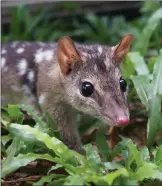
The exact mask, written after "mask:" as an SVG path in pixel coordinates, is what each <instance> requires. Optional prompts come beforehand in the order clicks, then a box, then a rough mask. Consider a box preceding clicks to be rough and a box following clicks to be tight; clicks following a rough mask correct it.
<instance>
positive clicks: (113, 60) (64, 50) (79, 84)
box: [57, 34, 133, 125]
mask: <svg viewBox="0 0 162 186" xmlns="http://www.w3.org/2000/svg"><path fill="white" fill-rule="evenodd" d="M132 40H133V36H132V35H131V34H128V35H126V36H124V37H123V38H122V40H121V41H120V43H119V44H117V45H115V46H113V47H109V46H103V45H89V46H88V45H78V44H74V42H73V41H72V40H71V39H70V38H69V37H62V38H60V39H59V41H58V48H57V59H58V63H59V66H60V69H61V72H62V75H63V77H64V81H65V83H64V88H65V92H66V94H65V95H66V98H67V102H68V103H70V105H72V106H73V107H74V108H76V109H77V110H79V111H81V112H84V113H86V114H89V115H92V116H95V117H97V118H101V119H103V120H105V121H106V123H107V124H108V125H127V124H128V123H129V111H128V106H127V83H126V81H125V80H124V79H123V77H122V74H121V71H120V64H121V63H122V62H123V60H124V57H125V56H126V54H127V53H128V51H129V48H130V46H131V43H132Z"/></svg>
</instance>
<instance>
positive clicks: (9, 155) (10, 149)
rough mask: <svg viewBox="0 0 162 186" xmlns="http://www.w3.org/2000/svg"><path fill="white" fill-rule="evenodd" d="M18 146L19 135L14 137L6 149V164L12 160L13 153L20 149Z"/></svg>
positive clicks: (19, 141) (19, 142)
mask: <svg viewBox="0 0 162 186" xmlns="http://www.w3.org/2000/svg"><path fill="white" fill-rule="evenodd" d="M20 146H21V140H20V139H19V137H14V139H13V141H12V143H11V145H10V146H9V147H8V149H7V150H6V153H7V159H6V160H5V165H6V166H7V165H8V164H9V163H10V162H11V161H12V159H13V157H14V156H15V154H17V153H18V151H19V150H20Z"/></svg>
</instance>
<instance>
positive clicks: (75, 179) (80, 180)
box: [64, 175, 84, 185]
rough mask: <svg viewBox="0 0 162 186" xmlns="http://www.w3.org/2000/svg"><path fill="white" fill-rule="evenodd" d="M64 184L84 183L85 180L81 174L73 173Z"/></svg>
mask: <svg viewBox="0 0 162 186" xmlns="http://www.w3.org/2000/svg"><path fill="white" fill-rule="evenodd" d="M64 185H84V180H83V178H82V177H81V176H79V175H72V176H69V177H68V178H67V179H66V181H65V183H64Z"/></svg>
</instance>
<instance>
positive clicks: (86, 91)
mask: <svg viewBox="0 0 162 186" xmlns="http://www.w3.org/2000/svg"><path fill="white" fill-rule="evenodd" d="M93 91H94V86H93V85H92V83H90V82H88V81H85V82H83V83H82V87H81V93H82V95H83V96H85V97H89V96H91V95H92V93H93Z"/></svg>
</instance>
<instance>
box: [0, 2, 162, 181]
mask: <svg viewBox="0 0 162 186" xmlns="http://www.w3.org/2000/svg"><path fill="white" fill-rule="evenodd" d="M57 8H58V9H60V10H66V9H69V10H70V11H72V12H77V10H78V8H79V7H78V6H77V5H75V4H73V3H65V4H62V6H59V7H57ZM52 11H53V10H52ZM48 14H51V12H48ZM46 15H47V12H46V10H43V11H42V10H40V11H39V12H38V14H37V16H31V15H30V14H29V12H28V10H27V7H25V6H24V5H21V6H20V7H19V8H16V9H14V10H13V12H12V19H11V24H10V27H9V33H5V32H4V31H3V25H2V42H8V41H15V40H30V41H35V40H37V41H38V40H40V41H56V40H57V39H58V38H59V37H60V36H62V35H67V36H70V37H72V38H73V39H75V40H76V41H81V42H92V43H93V42H99V43H103V44H117V43H118V42H119V40H120V39H121V38H122V37H123V35H125V34H126V33H132V34H133V35H134V42H133V46H132V52H130V53H129V54H128V55H127V57H126V59H125V62H124V63H123V64H122V72H123V75H124V77H125V78H126V79H127V80H128V83H129V85H130V87H131V89H130V91H129V94H130V95H131V96H130V100H134V99H136V98H137V97H138V98H139V99H140V101H141V103H142V104H143V105H144V106H145V111H146V115H147V118H148V122H147V127H148V136H147V146H145V147H142V148H140V149H138V148H137V146H136V145H135V144H134V143H133V142H132V141H131V140H130V139H127V138H124V137H122V136H121V142H119V143H118V144H117V145H116V146H115V147H114V148H113V149H109V147H108V146H107V142H106V139H105V136H104V134H103V133H104V130H103V128H100V131H99V132H98V133H97V135H96V143H97V147H98V151H96V150H95V149H94V148H93V146H92V145H90V144H86V145H85V146H84V148H85V150H86V156H85V157H84V156H82V155H80V154H78V153H77V152H74V151H72V150H70V149H68V147H67V146H66V145H65V144H64V143H63V142H62V141H61V137H60V135H59V133H58V131H57V129H56V124H55V121H54V119H53V118H52V117H51V116H50V115H49V113H48V112H46V111H45V113H44V115H40V114H38V113H37V112H36V111H35V110H34V109H32V108H31V107H29V106H26V105H8V107H7V108H2V119H1V123H2V140H1V146H2V150H1V151H2V155H3V156H5V157H6V159H4V160H3V161H2V178H5V177H6V176H7V175H9V174H10V173H12V172H14V171H16V170H18V169H19V168H20V167H22V166H26V165H27V164H28V163H30V162H32V161H35V160H38V159H42V160H48V161H50V162H53V163H54V165H53V166H52V167H51V168H50V170H48V172H47V174H46V175H44V176H42V178H41V179H40V180H39V181H38V182H36V183H33V185H43V184H45V183H48V185H91V184H92V185H93V184H95V185H139V184H140V183H144V185H145V183H146V184H147V183H150V180H151V184H152V182H153V181H155V180H161V181H162V141H161V139H160V140H159V141H158V143H157V146H153V143H154V140H155V135H156V133H157V132H158V131H162V113H161V103H162V81H161V77H162V49H161V50H160V48H161V46H160V40H161V36H162V24H161V19H162V9H161V7H160V2H157V3H153V1H149V2H148V1H145V3H144V6H143V7H142V8H141V16H140V17H139V18H138V19H136V20H132V21H127V20H126V19H125V17H124V16H121V15H120V16H112V17H111V16H98V15H95V14H93V13H92V12H90V13H85V14H84V15H83V16H82V18H77V17H73V19H72V20H70V21H64V20H63V19H59V20H54V21H53V22H51V20H50V19H49V18H48V17H47V16H46ZM152 55H153V57H151V58H150V56H152ZM146 56H147V58H145V57H146ZM134 89H135V90H136V93H137V94H135V93H134ZM22 110H23V111H25V112H26V113H27V114H29V115H31V116H32V118H33V119H34V122H35V123H34V125H31V124H30V123H28V121H25V120H24V115H23V113H22ZM43 118H47V122H45V121H44V119H43ZM26 122H27V123H26ZM77 122H78V123H79V124H82V122H83V125H82V126H80V127H79V129H80V134H84V133H85V132H86V131H87V130H88V129H93V128H95V127H98V126H99V125H100V123H101V122H99V121H98V120H97V119H92V118H86V119H85V120H80V118H79V115H78V120H77ZM118 153H121V154H122V158H123V160H122V161H119V162H114V161H113V159H114V158H115V157H116V155H117V154H118ZM150 154H152V157H151V156H150ZM60 168H61V169H63V170H65V171H66V172H67V174H63V173H62V174H55V173H54V172H55V170H57V169H60ZM155 183H156V182H155Z"/></svg>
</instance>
